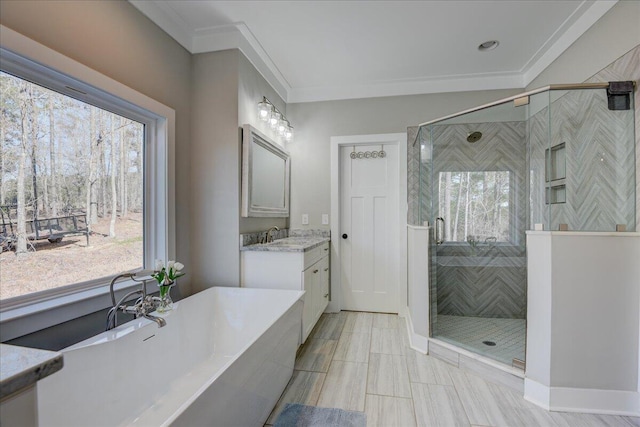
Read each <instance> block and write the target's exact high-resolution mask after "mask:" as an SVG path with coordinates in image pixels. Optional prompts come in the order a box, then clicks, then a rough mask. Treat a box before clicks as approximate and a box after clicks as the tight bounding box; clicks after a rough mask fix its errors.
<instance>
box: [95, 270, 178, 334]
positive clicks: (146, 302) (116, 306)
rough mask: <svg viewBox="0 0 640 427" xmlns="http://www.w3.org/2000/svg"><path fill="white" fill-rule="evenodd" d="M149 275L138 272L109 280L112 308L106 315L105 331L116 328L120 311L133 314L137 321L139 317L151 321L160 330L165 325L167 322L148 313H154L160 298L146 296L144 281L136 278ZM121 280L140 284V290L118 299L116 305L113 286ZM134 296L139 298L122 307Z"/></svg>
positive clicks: (145, 272)
mask: <svg viewBox="0 0 640 427" xmlns="http://www.w3.org/2000/svg"><path fill="white" fill-rule="evenodd" d="M148 275H149V273H148V272H147V271H144V270H143V271H139V272H136V273H122V274H119V275H117V276H115V277H114V278H113V279H111V283H110V284H109V294H110V296H111V304H112V307H111V309H110V310H109V313H108V314H107V328H106V330H107V331H108V330H110V329H113V328H115V327H116V326H117V323H118V311H122V312H124V313H129V314H133V315H134V317H135V318H136V319H137V318H139V317H144V318H145V319H149V320H152V321H154V322H156V324H157V325H158V327H159V328H162V327H163V326H165V325H166V324H167V322H166V321H165V320H164V319H163V318H162V317H157V316H153V315H151V314H150V313H151V312H152V311H154V310H155V309H156V308H157V307H158V303H159V302H160V298H158V297H152V296H151V295H147V288H146V283H145V280H146V279H145V280H137V279H136V276H141V277H142V276H148ZM122 278H129V279H132V280H133V281H135V282H139V283H142V286H141V287H140V289H137V290H134V291H131V292H129V293H127V294H126V295H125V296H123V297H122V298H120V301H118V302H117V303H116V298H115V292H114V290H113V286H114V285H115V283H116V281H118V280H119V279H122ZM134 295H140V297H139V298H138V299H137V300H136V302H135V303H134V305H131V306H128V305H123V304H124V302H125V301H126V300H128V299H129V298H130V297H132V296H134Z"/></svg>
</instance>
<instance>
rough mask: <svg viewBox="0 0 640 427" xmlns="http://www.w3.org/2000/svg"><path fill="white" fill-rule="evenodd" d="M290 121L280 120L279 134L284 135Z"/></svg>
mask: <svg viewBox="0 0 640 427" xmlns="http://www.w3.org/2000/svg"><path fill="white" fill-rule="evenodd" d="M288 125H289V123H288V122H287V121H286V120H285V119H280V121H278V135H280V136H284V132H285V130H286V129H287V127H288Z"/></svg>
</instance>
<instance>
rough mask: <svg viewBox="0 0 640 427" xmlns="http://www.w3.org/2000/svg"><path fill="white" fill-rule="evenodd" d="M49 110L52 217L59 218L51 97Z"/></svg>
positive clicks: (52, 99) (54, 126) (54, 130)
mask: <svg viewBox="0 0 640 427" xmlns="http://www.w3.org/2000/svg"><path fill="white" fill-rule="evenodd" d="M47 110H48V112H49V171H50V173H51V179H50V186H51V200H50V203H51V216H53V217H57V216H58V203H59V201H58V181H57V170H56V143H55V140H56V123H55V115H54V98H53V96H49V102H48V103H47Z"/></svg>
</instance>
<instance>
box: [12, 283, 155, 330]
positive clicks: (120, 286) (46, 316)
mask: <svg viewBox="0 0 640 427" xmlns="http://www.w3.org/2000/svg"><path fill="white" fill-rule="evenodd" d="M139 287H140V283H136V282H134V281H132V280H128V281H122V282H119V283H117V284H116V285H115V287H114V289H115V294H116V299H119V298H122V297H123V296H124V295H125V294H126V293H127V292H129V291H131V290H134V289H135V288H139ZM152 292H153V291H152ZM109 307H111V297H110V295H109V285H108V284H106V285H105V286H99V287H95V288H92V289H86V290H82V291H78V292H74V293H69V294H65V295H60V296H57V297H54V298H51V299H47V300H44V301H39V302H34V303H32V304H28V305H25V306H21V307H16V308H8V309H6V310H4V311H2V312H0V342H5V341H8V340H12V339H14V338H18V337H21V336H24V335H28V334H31V333H33V332H36V331H40V330H42V329H46V328H49V327H51V326H55V325H58V324H60V323H64V322H67V321H69V320H73V319H77V318H79V317H82V316H86V315H88V314H91V313H95V312H97V311H100V310H104V309H106V308H109Z"/></svg>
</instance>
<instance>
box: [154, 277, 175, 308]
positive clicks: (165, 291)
mask: <svg viewBox="0 0 640 427" xmlns="http://www.w3.org/2000/svg"><path fill="white" fill-rule="evenodd" d="M173 285H174V283H173V282H170V283H167V284H162V285H158V288H159V289H160V301H159V302H158V308H157V309H156V310H157V311H158V313H166V312H167V311H171V310H172V309H173V300H172V299H171V288H172V287H173Z"/></svg>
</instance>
